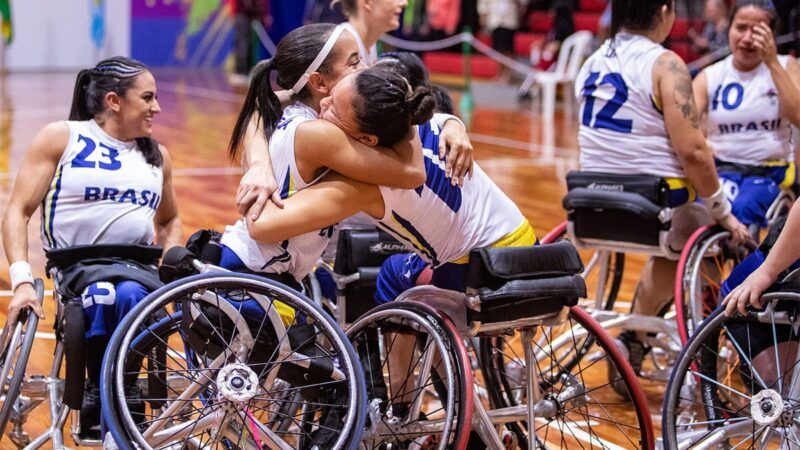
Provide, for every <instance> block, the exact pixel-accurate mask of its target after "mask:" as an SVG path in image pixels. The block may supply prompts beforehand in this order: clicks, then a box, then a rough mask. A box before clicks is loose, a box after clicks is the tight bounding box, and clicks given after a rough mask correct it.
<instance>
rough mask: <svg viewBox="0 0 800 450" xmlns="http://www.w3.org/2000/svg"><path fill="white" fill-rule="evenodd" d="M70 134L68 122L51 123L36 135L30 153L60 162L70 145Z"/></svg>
mask: <svg viewBox="0 0 800 450" xmlns="http://www.w3.org/2000/svg"><path fill="white" fill-rule="evenodd" d="M69 134H70V131H69V126H68V125H67V123H66V122H64V121H59V122H51V123H49V124H47V125H45V126H44V127H42V129H41V130H39V132H38V133H36V136H35V137H34V138H33V142H32V143H31V147H30V152H31V153H35V154H36V155H39V156H42V157H47V158H50V159H54V160H58V159H59V158H60V157H61V155H62V154H63V153H64V149H66V148H67V145H68V144H69Z"/></svg>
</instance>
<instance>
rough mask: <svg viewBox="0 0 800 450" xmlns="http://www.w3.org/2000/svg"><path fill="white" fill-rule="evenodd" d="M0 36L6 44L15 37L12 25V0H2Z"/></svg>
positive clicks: (0, 1)
mask: <svg viewBox="0 0 800 450" xmlns="http://www.w3.org/2000/svg"><path fill="white" fill-rule="evenodd" d="M0 36H2V38H3V42H5V43H6V45H8V44H10V43H11V41H12V40H13V39H14V28H13V27H12V26H11V0H0Z"/></svg>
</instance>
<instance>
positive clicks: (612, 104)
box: [582, 72, 633, 133]
mask: <svg viewBox="0 0 800 450" xmlns="http://www.w3.org/2000/svg"><path fill="white" fill-rule="evenodd" d="M598 80H600V72H592V73H590V74H589V78H587V79H586V84H584V85H583V96H584V97H585V98H586V101H585V103H584V106H583V120H582V123H583V125H585V126H587V127H594V128H597V129H606V130H611V131H617V132H619V133H630V132H631V131H632V130H633V121H632V120H630V119H619V118H615V117H614V114H616V113H617V111H619V109H620V108H621V107H622V105H624V104H625V102H626V101H627V100H628V85H626V84H625V80H623V79H622V75H620V74H618V73H609V74H606V75H605V76H604V77H603V79H602V80H600V83H598V82H597V81H598ZM604 84H610V85H611V86H612V87H613V88H614V97H612V98H611V100H609V101H608V102H606V105H605V106H603V107H602V108H601V109H600V111H599V112H598V113H597V115H596V116H594V100H595V97H594V95H593V94H594V91H596V90H597V88H598V87H599V86H602V85H604ZM592 119H594V124H593V123H592Z"/></svg>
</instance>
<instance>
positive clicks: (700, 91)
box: [692, 70, 708, 136]
mask: <svg viewBox="0 0 800 450" xmlns="http://www.w3.org/2000/svg"><path fill="white" fill-rule="evenodd" d="M692 90H693V91H694V100H695V103H696V104H697V111H699V112H700V131H702V132H703V136H708V126H707V125H706V121H707V120H708V77H707V76H706V72H705V70H704V71H702V72H700V74H699V75H697V76H696V77H695V79H694V81H693V82H692Z"/></svg>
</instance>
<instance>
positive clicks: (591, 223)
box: [563, 171, 670, 248]
mask: <svg viewBox="0 0 800 450" xmlns="http://www.w3.org/2000/svg"><path fill="white" fill-rule="evenodd" d="M567 187H568V189H569V192H568V193H567V195H566V197H564V200H563V205H564V209H566V210H567V220H568V223H569V225H568V229H569V232H570V234H571V235H573V237H574V238H575V240H576V244H578V245H580V246H586V245H585V243H587V242H595V243H596V242H598V241H609V242H613V243H629V244H633V245H634V246H646V247H656V248H660V247H662V245H663V243H664V239H666V231H667V230H668V229H669V227H670V220H669V218H670V214H669V211H670V210H669V185H668V184H667V182H666V181H665V180H664V179H663V178H660V177H655V176H651V175H619V174H608V173H601V172H576V171H573V172H570V173H569V174H567ZM582 241H583V243H582Z"/></svg>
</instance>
